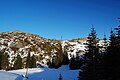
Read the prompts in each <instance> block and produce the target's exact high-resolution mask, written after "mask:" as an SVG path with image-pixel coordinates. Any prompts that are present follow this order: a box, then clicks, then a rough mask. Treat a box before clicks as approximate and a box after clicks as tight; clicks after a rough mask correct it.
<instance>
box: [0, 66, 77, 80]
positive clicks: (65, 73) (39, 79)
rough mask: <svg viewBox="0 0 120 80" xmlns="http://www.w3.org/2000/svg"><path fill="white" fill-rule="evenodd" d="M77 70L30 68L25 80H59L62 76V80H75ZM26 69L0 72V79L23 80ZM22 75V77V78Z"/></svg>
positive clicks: (66, 68)
mask: <svg viewBox="0 0 120 80" xmlns="http://www.w3.org/2000/svg"><path fill="white" fill-rule="evenodd" d="M78 71H79V70H69V68H68V66H62V67H60V68H59V69H50V68H47V67H46V68H31V69H28V79H27V80H59V75H60V74H61V75H62V78H63V80H77V76H78ZM25 72H26V69H20V70H11V71H7V72H6V71H0V79H3V80H24V77H23V76H24V75H25ZM22 75H23V76H22Z"/></svg>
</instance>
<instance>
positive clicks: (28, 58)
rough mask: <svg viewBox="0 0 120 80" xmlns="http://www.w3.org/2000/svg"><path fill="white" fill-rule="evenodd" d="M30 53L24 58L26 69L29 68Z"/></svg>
mask: <svg viewBox="0 0 120 80" xmlns="http://www.w3.org/2000/svg"><path fill="white" fill-rule="evenodd" d="M30 63H31V62H30V52H28V55H27V58H26V66H25V67H26V68H29V66H30Z"/></svg>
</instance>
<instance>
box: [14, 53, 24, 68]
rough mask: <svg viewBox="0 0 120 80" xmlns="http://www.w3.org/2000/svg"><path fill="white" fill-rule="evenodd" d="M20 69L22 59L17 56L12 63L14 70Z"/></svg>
mask: <svg viewBox="0 0 120 80" xmlns="http://www.w3.org/2000/svg"><path fill="white" fill-rule="evenodd" d="M22 67H23V63H22V58H21V56H20V55H19V54H18V55H17V57H16V60H15V63H14V69H22Z"/></svg>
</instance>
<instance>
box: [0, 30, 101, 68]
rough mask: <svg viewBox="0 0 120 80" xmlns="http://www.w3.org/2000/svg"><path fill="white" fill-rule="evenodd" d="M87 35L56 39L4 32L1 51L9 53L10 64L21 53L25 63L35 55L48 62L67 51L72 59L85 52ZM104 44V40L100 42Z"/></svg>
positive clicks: (41, 60) (38, 58)
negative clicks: (73, 56)
mask: <svg viewBox="0 0 120 80" xmlns="http://www.w3.org/2000/svg"><path fill="white" fill-rule="evenodd" d="M86 43H87V37H85V38H76V39H72V40H56V39H47V38H43V37H41V36H39V35H36V34H31V33H25V32H22V31H19V30H15V31H10V32H3V33H1V34H0V51H3V52H2V53H6V54H8V55H9V63H10V66H13V65H14V62H15V60H16V57H17V55H18V54H19V55H20V56H21V58H22V59H23V60H22V62H23V63H25V61H26V60H25V59H26V57H27V55H28V53H30V56H32V55H35V57H36V60H37V62H36V63H43V64H47V62H48V61H49V60H52V57H53V56H55V55H57V54H59V53H60V52H61V51H65V52H67V54H68V57H69V59H70V57H71V55H76V53H79V55H82V54H84V53H85V49H86ZM100 44H102V42H101V43H100Z"/></svg>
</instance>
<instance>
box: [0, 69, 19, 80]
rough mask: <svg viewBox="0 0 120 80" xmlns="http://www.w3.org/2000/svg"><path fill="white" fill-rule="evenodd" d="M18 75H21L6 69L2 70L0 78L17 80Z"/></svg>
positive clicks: (2, 79)
mask: <svg viewBox="0 0 120 80" xmlns="http://www.w3.org/2000/svg"><path fill="white" fill-rule="evenodd" d="M18 76H19V75H17V74H13V73H9V72H6V71H0V80H17V77H18ZM19 79H20V78H19Z"/></svg>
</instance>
